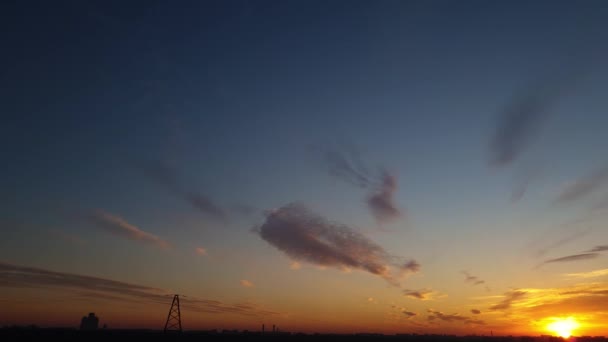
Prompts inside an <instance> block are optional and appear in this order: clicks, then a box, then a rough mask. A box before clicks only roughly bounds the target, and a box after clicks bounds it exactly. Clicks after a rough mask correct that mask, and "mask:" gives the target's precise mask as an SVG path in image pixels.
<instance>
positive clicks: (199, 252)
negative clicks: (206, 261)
mask: <svg viewBox="0 0 608 342" xmlns="http://www.w3.org/2000/svg"><path fill="white" fill-rule="evenodd" d="M194 253H196V255H201V256H203V255H207V250H206V249H205V248H203V247H196V249H195V250H194Z"/></svg>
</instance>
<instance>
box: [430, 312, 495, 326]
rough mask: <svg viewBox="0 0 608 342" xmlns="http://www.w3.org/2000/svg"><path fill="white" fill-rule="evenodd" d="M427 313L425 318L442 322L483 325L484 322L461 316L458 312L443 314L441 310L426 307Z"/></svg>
mask: <svg viewBox="0 0 608 342" xmlns="http://www.w3.org/2000/svg"><path fill="white" fill-rule="evenodd" d="M428 313H429V315H428V316H427V319H428V320H429V321H434V320H440V321H444V322H450V323H451V322H463V323H466V324H476V325H485V322H484V321H482V320H478V319H474V318H470V317H466V316H461V315H459V314H445V313H443V312H441V311H437V310H433V309H428Z"/></svg>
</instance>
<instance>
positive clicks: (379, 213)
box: [367, 172, 401, 223]
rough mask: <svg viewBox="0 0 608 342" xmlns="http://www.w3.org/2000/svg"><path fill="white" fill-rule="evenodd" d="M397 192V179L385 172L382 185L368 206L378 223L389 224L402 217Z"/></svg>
mask: <svg viewBox="0 0 608 342" xmlns="http://www.w3.org/2000/svg"><path fill="white" fill-rule="evenodd" d="M396 191H397V178H396V177H395V176H393V175H391V174H389V173H387V172H385V173H384V175H383V176H382V184H381V185H380V186H379V187H378V189H377V190H376V191H375V192H374V193H373V194H372V195H371V196H369V197H368V199H367V206H368V207H369V209H370V210H371V212H372V215H373V216H374V217H375V218H376V220H377V221H378V222H380V223H384V222H389V221H392V220H394V219H397V218H399V217H400V216H401V210H400V209H399V208H398V207H397V204H396V203H395V192H396Z"/></svg>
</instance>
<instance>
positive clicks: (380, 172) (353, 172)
mask: <svg viewBox="0 0 608 342" xmlns="http://www.w3.org/2000/svg"><path fill="white" fill-rule="evenodd" d="M320 150H321V153H322V155H323V161H324V162H325V164H326V165H327V169H328V172H329V174H330V175H331V176H332V177H335V178H337V179H340V180H343V181H345V182H347V183H350V184H352V185H355V186H357V187H360V188H363V189H368V190H370V194H369V195H368V196H367V199H366V204H367V207H368V209H369V210H370V212H371V214H372V216H374V218H375V219H376V221H377V222H378V223H388V222H390V221H394V220H396V219H398V218H400V217H401V216H402V211H401V209H399V207H398V205H397V204H396V203H395V193H396V192H397V177H396V176H395V175H393V174H391V173H389V172H387V171H386V170H384V169H383V168H375V172H372V171H370V170H371V168H370V167H369V166H367V165H366V163H365V162H364V161H363V160H362V159H361V156H360V153H359V151H358V150H357V149H356V148H355V147H354V146H352V145H348V146H343V147H341V148H336V147H333V148H332V147H324V148H321V149H320Z"/></svg>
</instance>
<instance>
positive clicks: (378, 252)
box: [254, 203, 420, 285]
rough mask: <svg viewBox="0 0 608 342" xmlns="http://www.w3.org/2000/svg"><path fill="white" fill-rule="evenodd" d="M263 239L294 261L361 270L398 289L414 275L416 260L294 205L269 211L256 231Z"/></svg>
mask: <svg viewBox="0 0 608 342" xmlns="http://www.w3.org/2000/svg"><path fill="white" fill-rule="evenodd" d="M254 232H255V233H256V234H258V235H259V236H260V237H261V238H262V239H264V240H265V241H266V242H268V243H269V244H270V245H272V246H274V247H275V248H277V249H279V250H280V251H282V252H283V253H285V254H286V255H287V256H288V257H289V258H291V259H292V260H295V261H305V262H309V263H311V264H314V265H318V266H323V267H334V268H338V269H358V270H362V271H365V272H369V273H371V274H373V275H376V276H379V277H382V278H384V279H385V280H387V281H388V282H389V283H391V284H393V285H398V280H399V278H401V276H402V275H405V274H408V273H415V272H417V271H418V270H419V269H420V265H419V264H418V263H417V262H415V261H414V260H410V261H406V260H404V259H403V258H400V257H397V256H394V255H391V254H389V253H388V252H387V251H385V250H384V248H382V247H381V246H379V245H378V244H376V243H375V242H373V241H371V240H370V239H368V238H367V237H366V236H364V235H363V234H361V233H359V232H357V231H355V230H353V229H352V228H350V227H348V226H346V225H343V224H338V223H332V222H330V221H328V220H327V219H325V218H323V217H321V216H319V215H316V214H314V213H312V212H311V211H309V210H308V209H307V208H306V207H304V206H303V205H301V204H297V203H292V204H288V205H285V206H283V207H281V208H279V209H276V210H273V211H269V212H268V213H267V216H266V221H265V222H264V223H263V224H262V225H261V226H259V227H257V228H255V229H254Z"/></svg>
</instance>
